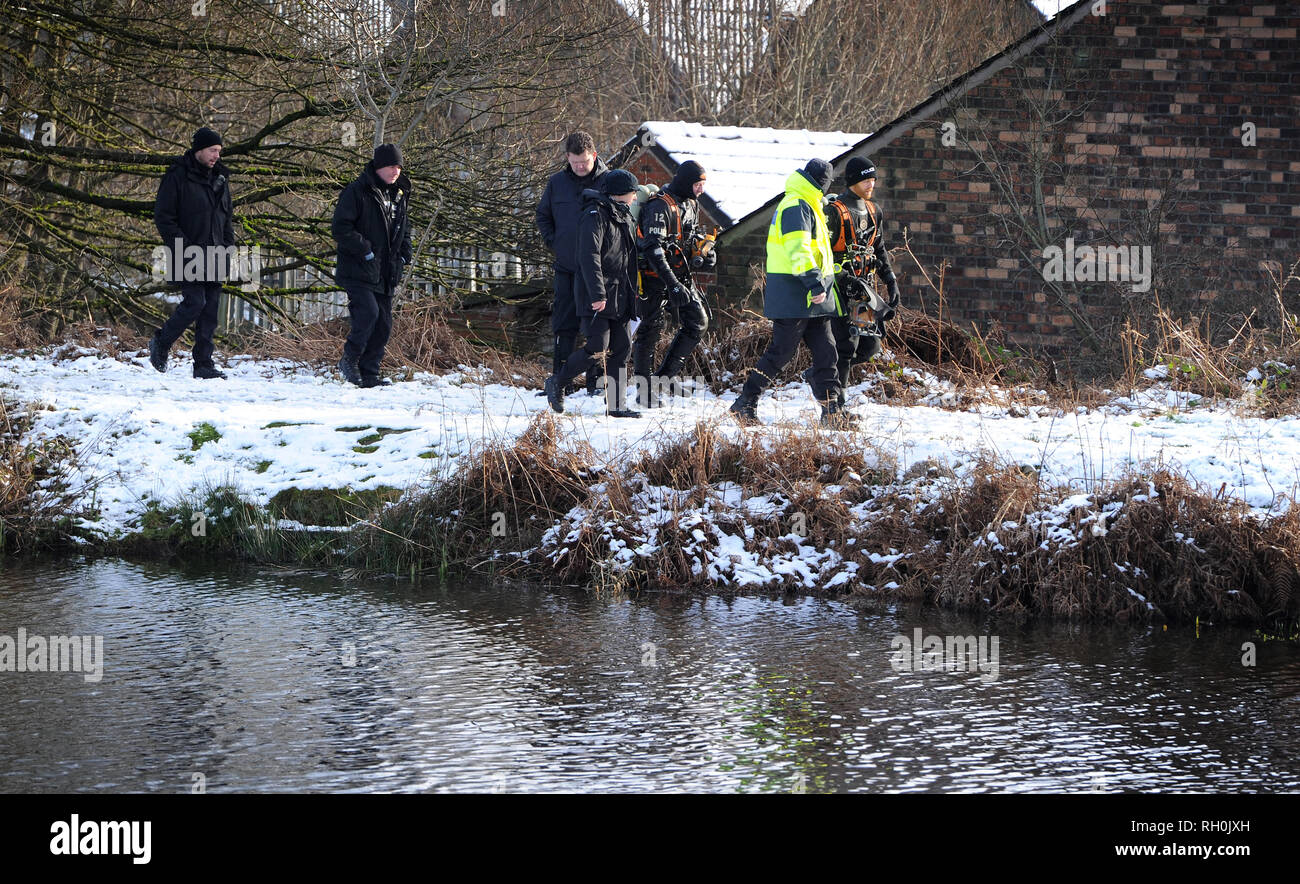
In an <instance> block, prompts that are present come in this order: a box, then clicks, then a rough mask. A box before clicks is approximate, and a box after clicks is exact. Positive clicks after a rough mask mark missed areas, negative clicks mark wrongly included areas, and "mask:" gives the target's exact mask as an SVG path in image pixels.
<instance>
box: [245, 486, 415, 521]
mask: <svg viewBox="0 0 1300 884" xmlns="http://www.w3.org/2000/svg"><path fill="white" fill-rule="evenodd" d="M401 495H402V492H401V491H400V490H399V489H397V488H392V487H390V486H387V485H381V486H380V487H378V488H372V489H368V490H364V491H354V490H351V489H348V488H286V489H284V490H283V491H280V492H278V493H277V494H276V495H275V496H274V497H272V498H271V499H270V501H268V502H267V505H266V508H267V510H268V511H269V512H270V513H271V515H272V516H273V517H275V518H278V519H293V520H294V521H295V522H301V523H302V524H304V525H351V524H352V523H353V522H355V521H357V520H358V519H364V518H368V517H369V516H370V514H371V513H372V512H374V511H375V510H377V509H379V508H380V507H382V506H383V505H384V504H386V503H390V502H392V501H394V500H397V499H398V498H399V497H401Z"/></svg>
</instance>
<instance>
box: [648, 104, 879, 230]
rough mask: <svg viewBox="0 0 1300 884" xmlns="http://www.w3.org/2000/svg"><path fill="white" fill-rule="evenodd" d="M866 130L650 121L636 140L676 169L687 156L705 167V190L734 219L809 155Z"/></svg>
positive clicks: (828, 153) (843, 145) (772, 192)
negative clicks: (658, 150)
mask: <svg viewBox="0 0 1300 884" xmlns="http://www.w3.org/2000/svg"><path fill="white" fill-rule="evenodd" d="M867 134H869V133H861V132H810V131H808V130H807V129H766V128H760V127H756V126H703V125H700V124H699V123H676V122H667V121H663V120H651V121H649V122H646V123H643V124H642V125H641V128H640V129H639V130H637V134H636V140H638V141H639V143H640V144H641V145H643V146H645V147H658V148H659V149H660V150H662V151H663V152H664V153H666V154H667V155H668V158H669V159H670V160H671V161H672V168H674V169H675V168H676V167H677V166H679V165H681V164H682V163H684V162H686V161H687V160H696V161H697V162H699V163H700V164H701V165H702V166H704V168H705V170H706V171H707V172H708V182H707V184H706V186H705V188H704V194H705V196H707V197H710V198H711V199H712V202H713V203H714V205H716V206H717V207H718V209H719V210H720V211H721V213H722V214H723V215H725V216H726V222H727V224H732V223H735V222H736V221H738V220H740V219H741V218H744V217H745V216H746V215H748V214H749V213H750V212H753V211H754V210H756V209H758V208H759V207H760V206H762V205H763V204H764V203H765V202H767V201H768V200H770V199H771V198H772V197H774V196H776V195H778V194H780V193H781V192H782V191H783V190H784V189H785V180H786V179H787V178H789V177H790V173H791V172H793V171H794V170H795V169H799V168H802V167H803V165H804V164H805V163H807V162H808V161H809V160H810V159H812V158H813V157H821V158H822V159H824V160H831V159H833V158H834V157H837V156H839V155H840V154H842V153H844V151H846V150H848V149H849V148H850V147H852V146H853V145H855V144H857V143H858V142H860V141H862V140H863V139H864V138H866V137H867ZM719 220H722V219H719Z"/></svg>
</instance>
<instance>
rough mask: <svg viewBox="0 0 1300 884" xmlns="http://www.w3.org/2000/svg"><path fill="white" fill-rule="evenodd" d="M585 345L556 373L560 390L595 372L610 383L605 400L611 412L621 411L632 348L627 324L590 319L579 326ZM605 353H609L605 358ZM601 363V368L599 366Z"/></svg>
mask: <svg viewBox="0 0 1300 884" xmlns="http://www.w3.org/2000/svg"><path fill="white" fill-rule="evenodd" d="M582 324H583V326H584V328H583V331H584V332H585V333H586V335H587V343H586V344H584V345H583V347H582V349H581V350H576V351H574V353H573V354H572V355H570V356H569V358H568V359H567V360H565V362H564V365H563V366H561V368H560V370H559V371H558V372H557V373H556V375H557V377H559V379H560V387H561V388H563V387H564V385H565V384H567V383H568V382H569V381H571V380H573V379H574V378H576V377H577V376H578V375H580V374H584V373H586V372H588V371H595V372H600V373H603V374H605V375H606V376H608V377H609V378H610V382H609V383H607V384H606V385H605V400H606V402H607V404H608V405H609V407H610V408H612V409H622V408H625V407H626V406H625V405H624V404H623V403H624V402H626V400H627V354H628V351H629V350H630V349H631V348H632V344H631V341H630V340H629V339H628V335H627V320H626V319H623V320H612V319H609V318H607V317H605V316H593V317H591V318H589V319H584V320H583V322H582ZM606 351H609V355H608V357H606ZM602 360H604V364H603V365H602V364H601V362H602Z"/></svg>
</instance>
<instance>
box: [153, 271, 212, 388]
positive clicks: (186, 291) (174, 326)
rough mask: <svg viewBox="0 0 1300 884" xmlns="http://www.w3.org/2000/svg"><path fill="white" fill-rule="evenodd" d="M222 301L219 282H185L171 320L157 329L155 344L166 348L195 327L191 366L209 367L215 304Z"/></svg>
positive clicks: (210, 365)
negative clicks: (191, 326) (192, 362)
mask: <svg viewBox="0 0 1300 884" xmlns="http://www.w3.org/2000/svg"><path fill="white" fill-rule="evenodd" d="M220 300H221V283H219V282H188V283H185V284H183V285H182V286H181V302H180V303H179V304H177V305H176V309H175V310H174V311H172V315H171V318H169V319H168V320H167V321H166V322H164V323H163V327H162V328H160V329H158V342H159V343H160V344H162V345H163V347H164V348H165V349H170V348H171V345H172V344H174V343H176V340H177V339H178V338H179V337H180V336H181V335H183V334H185V329H187V328H189V327H190V325H191V324H193V325H194V365H195V367H196V368H201V367H206V368H212V367H213V365H212V350H213V347H212V335H213V334H215V333H216V331H217V305H218V304H219V303H220Z"/></svg>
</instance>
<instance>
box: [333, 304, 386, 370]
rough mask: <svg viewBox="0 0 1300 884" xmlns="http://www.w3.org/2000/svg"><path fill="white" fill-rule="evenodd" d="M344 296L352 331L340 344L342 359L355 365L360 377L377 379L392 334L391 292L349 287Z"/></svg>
mask: <svg viewBox="0 0 1300 884" xmlns="http://www.w3.org/2000/svg"><path fill="white" fill-rule="evenodd" d="M347 293H348V315H349V316H350V317H351V318H352V331H351V332H350V333H349V334H348V339H347V341H346V342H345V343H344V344H343V357H344V358H345V359H347V360H348V361H349V362H355V363H356V364H357V367H358V368H359V369H360V370H361V376H362V377H363V378H377V377H379V365H380V363H381V362H383V361H384V348H385V347H387V346H388V336H389V335H390V334H392V332H393V293H392V291H391V290H390V291H387V292H376V291H374V290H373V289H368V288H365V287H364V286H355V287H352V286H349V287H348V288H347Z"/></svg>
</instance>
